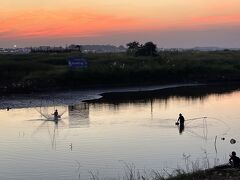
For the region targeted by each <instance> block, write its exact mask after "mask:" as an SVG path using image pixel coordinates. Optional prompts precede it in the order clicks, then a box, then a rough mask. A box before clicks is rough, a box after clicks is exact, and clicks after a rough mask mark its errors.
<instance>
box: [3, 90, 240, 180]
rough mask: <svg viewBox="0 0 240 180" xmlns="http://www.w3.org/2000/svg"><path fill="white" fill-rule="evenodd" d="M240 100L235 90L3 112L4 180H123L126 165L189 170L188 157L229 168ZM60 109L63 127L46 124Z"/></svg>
mask: <svg viewBox="0 0 240 180" xmlns="http://www.w3.org/2000/svg"><path fill="white" fill-rule="evenodd" d="M239 98H240V91H234V92H231V93H223V94H210V95H206V96H204V97H201V98H200V97H191V98H190V97H185V96H169V97H168V98H153V99H150V100H148V99H142V100H137V101H128V102H124V103H114V102H102V103H83V102H79V103H76V105H69V106H57V105H56V104H55V103H54V102H53V101H52V102H53V103H52V104H51V103H45V102H44V101H43V102H41V104H42V105H41V107H29V108H14V109H11V110H10V111H7V110H0V119H1V121H0V122H1V125H0V137H1V138H0V179H18V180H23V179H24V180H26V179H62V180H65V179H79V177H80V178H81V179H89V178H90V172H92V173H94V174H98V175H99V176H100V177H102V178H105V177H122V176H123V175H124V171H125V169H126V164H134V166H135V167H136V169H139V170H140V171H147V172H150V171H151V170H161V169H163V168H164V169H167V170H169V171H171V170H173V169H175V168H177V167H182V168H185V167H186V166H185V163H184V158H183V156H189V155H190V156H189V161H194V162H196V161H198V162H200V166H206V163H205V162H206V161H204V159H205V158H206V156H207V158H208V159H209V161H210V164H211V165H214V164H219V163H224V162H227V160H228V158H229V157H228V156H229V153H230V152H231V151H233V150H235V151H236V152H237V153H238V154H240V150H239V140H240V133H239V129H240V101H239ZM54 109H58V111H59V113H60V114H61V113H63V115H62V119H61V120H60V121H59V122H58V123H55V122H53V121H47V120H46V116H48V115H50V114H51V113H52V112H53V111H54ZM180 112H181V113H182V114H183V115H184V116H185V118H186V119H187V121H186V125H185V128H184V131H183V132H179V129H178V127H177V126H175V121H176V119H177V117H178V114H179V113H180ZM203 117H207V118H203ZM222 138H225V140H222ZM232 138H234V139H236V140H237V143H236V144H230V139H232Z"/></svg>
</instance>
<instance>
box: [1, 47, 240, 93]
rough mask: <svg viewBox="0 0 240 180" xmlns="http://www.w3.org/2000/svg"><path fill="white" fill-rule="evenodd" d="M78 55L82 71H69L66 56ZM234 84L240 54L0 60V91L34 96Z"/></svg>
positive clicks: (52, 55) (36, 56) (53, 55)
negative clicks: (49, 91)
mask: <svg viewBox="0 0 240 180" xmlns="http://www.w3.org/2000/svg"><path fill="white" fill-rule="evenodd" d="M74 56H75V57H76V56H83V57H85V58H86V59H87V60H88V63H89V67H88V68H86V69H79V70H73V69H70V68H69V67H68V65H67V60H66V59H67V58H68V57H74ZM238 80H240V51H221V52H183V53H170V52H169V53H168V52H165V53H160V54H159V55H158V56H155V57H135V56H130V55H127V54H126V53H118V54H117V53H114V54H112V53H106V54H84V55H81V54H78V53H59V54H56V53H48V54H28V55H0V88H1V91H21V90H22V91H36V90H39V89H40V90H43V89H56V88H59V89H62V88H81V87H89V86H107V85H110V86H113V85H133V84H163V83H179V82H224V81H238Z"/></svg>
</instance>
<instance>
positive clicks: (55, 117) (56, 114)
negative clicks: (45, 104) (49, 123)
mask: <svg viewBox="0 0 240 180" xmlns="http://www.w3.org/2000/svg"><path fill="white" fill-rule="evenodd" d="M53 115H54V119H57V118H58V110H57V109H56V110H55V112H54V113H53Z"/></svg>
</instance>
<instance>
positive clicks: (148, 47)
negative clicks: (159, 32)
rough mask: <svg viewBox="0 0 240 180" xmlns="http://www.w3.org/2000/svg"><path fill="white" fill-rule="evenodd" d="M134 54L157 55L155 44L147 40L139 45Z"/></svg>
mask: <svg viewBox="0 0 240 180" xmlns="http://www.w3.org/2000/svg"><path fill="white" fill-rule="evenodd" d="M135 55H136V56H155V55H157V45H156V44H154V43H153V42H147V43H145V44H144V45H141V46H140V47H139V48H138V50H137V51H136V54H135Z"/></svg>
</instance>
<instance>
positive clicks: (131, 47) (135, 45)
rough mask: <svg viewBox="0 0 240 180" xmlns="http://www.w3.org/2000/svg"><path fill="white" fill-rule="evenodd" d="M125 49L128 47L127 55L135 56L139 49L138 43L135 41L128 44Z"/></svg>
mask: <svg viewBox="0 0 240 180" xmlns="http://www.w3.org/2000/svg"><path fill="white" fill-rule="evenodd" d="M127 47H128V50H127V51H128V53H130V54H134V55H135V53H136V52H137V51H138V49H139V42H137V41H133V42H130V43H128V44H127Z"/></svg>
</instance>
